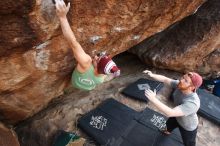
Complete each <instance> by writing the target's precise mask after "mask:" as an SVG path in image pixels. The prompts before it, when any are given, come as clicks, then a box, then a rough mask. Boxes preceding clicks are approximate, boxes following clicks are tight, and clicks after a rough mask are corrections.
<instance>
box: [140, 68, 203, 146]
mask: <svg viewBox="0 0 220 146" xmlns="http://www.w3.org/2000/svg"><path fill="white" fill-rule="evenodd" d="M143 73H146V74H147V75H148V76H149V77H151V78H153V79H154V80H157V81H160V82H163V83H165V84H167V85H170V86H172V87H173V88H175V91H174V93H173V101H174V105H175V107H174V108H170V107H168V106H166V105H165V104H163V103H162V102H160V101H159V100H158V99H157V98H156V91H152V90H150V89H147V90H145V96H146V97H147V98H148V99H149V100H150V101H151V102H152V103H153V104H154V105H155V106H156V107H157V108H158V109H159V110H160V111H161V112H163V113H164V114H165V115H166V116H167V117H169V119H168V120H167V123H166V125H167V130H166V131H164V133H166V134H170V132H172V130H174V129H175V128H177V127H178V128H179V129H180V133H181V136H182V139H183V143H184V145H185V146H195V145H196V134H197V127H198V123H199V122H198V116H197V114H196V113H197V111H198V110H199V107H200V99H199V97H198V95H197V93H196V89H197V88H199V87H200V86H201V84H202V77H201V76H200V75H199V74H198V73H195V72H189V73H187V74H185V75H183V76H182V77H181V78H180V79H179V80H173V79H170V78H167V77H165V76H162V75H157V74H153V73H152V72H151V71H148V70H145V71H144V72H143Z"/></svg>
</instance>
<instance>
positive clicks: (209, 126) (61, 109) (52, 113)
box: [16, 54, 220, 146]
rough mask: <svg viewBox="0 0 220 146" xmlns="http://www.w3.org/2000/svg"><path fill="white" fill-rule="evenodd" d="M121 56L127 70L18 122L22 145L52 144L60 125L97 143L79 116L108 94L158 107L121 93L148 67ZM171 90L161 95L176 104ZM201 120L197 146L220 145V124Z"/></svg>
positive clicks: (119, 60)
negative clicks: (87, 132)
mask: <svg viewBox="0 0 220 146" xmlns="http://www.w3.org/2000/svg"><path fill="white" fill-rule="evenodd" d="M117 57H119V58H116V62H117V63H118V64H119V65H120V67H121V69H122V71H123V72H122V75H121V76H120V77H119V78H117V79H114V80H112V81H110V82H107V83H104V84H103V85H101V86H99V87H97V88H96V89H95V90H93V91H91V92H80V91H75V92H73V91H71V90H69V91H71V92H70V93H68V94H66V95H65V96H62V97H60V98H58V99H56V100H54V101H53V102H52V103H51V105H50V106H49V107H48V108H47V109H45V110H44V111H42V112H40V113H39V114H37V115H35V117H33V118H31V119H28V120H27V121H25V122H24V123H22V124H20V125H18V127H17V128H16V132H17V134H18V136H19V141H20V142H21V146H28V145H31V146H49V145H50V144H51V143H52V141H53V136H54V135H55V133H56V131H57V130H60V129H63V130H66V131H72V132H77V133H78V134H80V135H81V136H83V137H85V138H86V139H87V144H86V146H94V142H93V141H91V138H89V137H88V136H86V135H85V134H84V133H83V132H82V131H80V129H78V128H77V127H76V124H77V119H78V118H79V117H80V116H81V115H82V114H84V113H86V112H88V111H90V110H91V109H93V108H95V107H96V106H97V105H98V104H99V103H100V102H102V101H103V100H105V99H107V98H115V99H116V100H118V101H120V102H122V103H123V104H126V105H128V106H129V107H131V108H133V109H135V110H137V111H142V110H143V109H144V108H145V107H150V108H152V109H154V110H157V111H158V109H156V108H155V106H154V105H153V104H152V103H150V102H149V103H148V104H145V103H143V102H139V101H136V100H132V99H130V98H126V97H124V96H123V95H122V94H120V92H121V91H122V90H123V88H125V87H126V86H127V85H128V84H129V83H132V82H134V81H136V80H137V79H139V78H141V77H143V74H142V73H141V72H142V71H143V70H144V69H146V68H148V67H146V65H144V64H143V63H141V62H140V61H139V60H138V58H137V57H136V56H134V55H123V54H120V55H119V56H117ZM130 60H132V61H130ZM131 68H132V69H131ZM148 69H149V68H148ZM151 70H152V71H153V72H155V73H159V74H163V75H166V76H168V77H174V78H178V77H180V74H179V73H177V72H171V71H167V70H158V69H157V70H156V69H154V68H151ZM170 92H171V89H170V88H169V87H164V88H163V89H162V90H161V91H160V92H159V95H158V97H159V99H160V100H162V101H163V102H164V103H166V104H168V105H169V106H170V107H172V104H171V103H170V102H168V101H167V99H166V98H167V97H169V94H170ZM199 122H200V123H199V128H198V129H199V130H198V135H197V146H219V145H220V139H219V134H220V127H219V126H217V125H215V124H213V123H211V122H209V121H207V120H206V119H204V118H202V117H199Z"/></svg>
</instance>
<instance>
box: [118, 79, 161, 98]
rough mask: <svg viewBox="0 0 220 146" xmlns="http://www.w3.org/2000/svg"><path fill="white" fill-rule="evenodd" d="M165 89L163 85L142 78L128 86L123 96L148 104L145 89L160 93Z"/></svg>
mask: <svg viewBox="0 0 220 146" xmlns="http://www.w3.org/2000/svg"><path fill="white" fill-rule="evenodd" d="M162 87H163V83H161V82H158V81H153V80H148V79H144V78H140V79H138V80H137V81H135V82H134V83H132V84H130V85H128V86H127V87H126V88H125V89H124V90H122V92H121V93H122V94H124V95H125V96H128V97H131V98H134V99H137V100H141V101H145V102H148V99H147V98H146V96H145V93H144V92H145V89H149V88H150V89H151V90H154V89H156V91H159V90H160V89H161V88H162Z"/></svg>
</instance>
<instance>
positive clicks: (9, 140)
mask: <svg viewBox="0 0 220 146" xmlns="http://www.w3.org/2000/svg"><path fill="white" fill-rule="evenodd" d="M0 145H1V146H20V144H19V142H18V138H17V136H16V133H15V132H14V131H13V130H12V129H8V128H7V127H5V126H4V125H3V124H2V123H0Z"/></svg>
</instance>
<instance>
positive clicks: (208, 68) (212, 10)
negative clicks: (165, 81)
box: [131, 0, 220, 74]
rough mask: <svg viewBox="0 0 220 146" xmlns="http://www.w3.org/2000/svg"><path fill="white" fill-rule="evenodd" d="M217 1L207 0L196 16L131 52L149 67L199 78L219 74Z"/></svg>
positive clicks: (219, 41)
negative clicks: (194, 75)
mask: <svg viewBox="0 0 220 146" xmlns="http://www.w3.org/2000/svg"><path fill="white" fill-rule="evenodd" d="M219 38H220V1H219V0H209V1H208V2H206V3H205V4H204V5H203V6H201V7H200V8H199V9H198V11H197V12H196V14H194V15H192V16H189V17H187V18H185V19H184V20H183V21H181V22H179V23H176V24H174V25H172V26H171V27H169V28H168V29H167V30H165V31H164V32H161V33H159V34H156V35H155V36H152V37H151V38H149V39H146V40H145V41H143V42H142V43H140V44H138V45H137V46H135V47H134V48H133V49H131V52H134V53H135V54H138V56H139V57H140V58H141V59H142V60H143V61H145V62H146V63H147V64H149V65H153V66H156V67H160V68H166V69H171V70H176V71H180V72H183V71H192V70H196V71H198V72H200V73H202V74H209V73H213V74H216V73H217V72H219V71H220V53H219V51H220V50H219V47H220V39H219Z"/></svg>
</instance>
